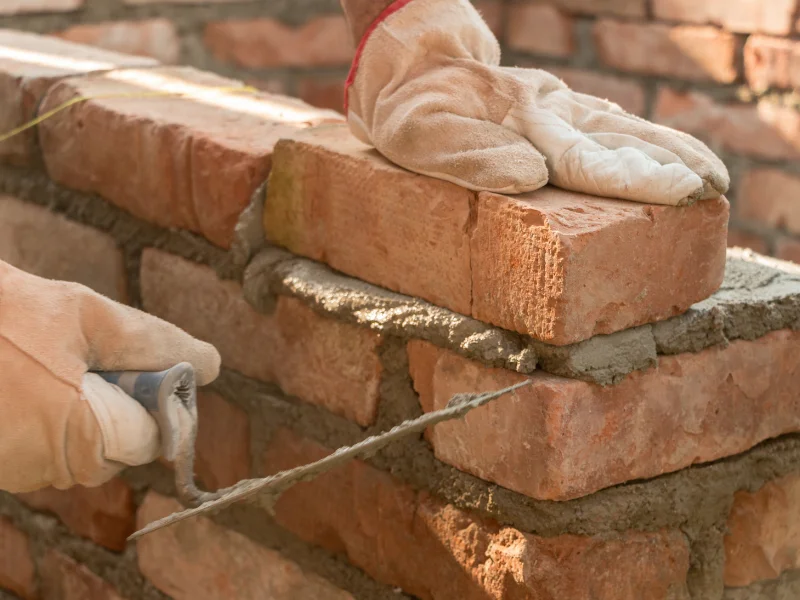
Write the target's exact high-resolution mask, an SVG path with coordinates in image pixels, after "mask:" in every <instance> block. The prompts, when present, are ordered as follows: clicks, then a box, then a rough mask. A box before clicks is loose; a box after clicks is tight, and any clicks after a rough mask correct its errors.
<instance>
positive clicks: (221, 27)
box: [205, 15, 353, 69]
mask: <svg viewBox="0 0 800 600" xmlns="http://www.w3.org/2000/svg"><path fill="white" fill-rule="evenodd" d="M205 44H206V46H207V47H208V49H209V50H210V51H211V53H212V54H213V55H214V57H216V58H217V59H218V60H221V61H224V62H232V63H235V64H237V65H240V66H243V67H248V68H251V69H254V68H261V69H263V68H273V67H321V66H345V67H346V66H347V65H349V64H350V61H351V60H352V58H353V42H352V40H351V39H350V30H349V28H348V26H347V21H345V19H344V17H342V16H338V15H335V16H333V15H332V16H322V17H316V18H312V19H311V20H309V21H307V22H306V23H305V24H303V25H302V26H301V27H297V28H293V27H289V26H287V25H284V24H283V23H281V22H280V21H276V20H275V19H254V20H251V21H243V20H235V21H222V22H216V23H209V24H208V26H207V27H206V31H205Z"/></svg>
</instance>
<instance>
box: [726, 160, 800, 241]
mask: <svg viewBox="0 0 800 600" xmlns="http://www.w3.org/2000/svg"><path fill="white" fill-rule="evenodd" d="M736 208H737V214H738V216H739V218H741V219H744V220H748V221H755V222H758V223H763V224H764V225H769V226H770V227H775V228H778V229H786V230H788V231H790V232H792V233H800V177H797V176H796V175H790V174H789V173H785V172H784V171H780V170H779V169H769V168H762V169H751V170H749V171H747V172H746V173H745V174H744V176H743V177H742V182H741V189H740V191H739V197H738V201H737V204H736Z"/></svg>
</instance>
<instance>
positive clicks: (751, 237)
mask: <svg viewBox="0 0 800 600" xmlns="http://www.w3.org/2000/svg"><path fill="white" fill-rule="evenodd" d="M736 247H738V248H750V249H751V250H753V251H755V252H758V253H759V254H769V247H768V246H767V242H766V240H765V239H764V238H763V237H761V236H760V235H756V234H755V233H750V232H748V231H743V230H741V229H736V228H735V227H730V228H728V248H736Z"/></svg>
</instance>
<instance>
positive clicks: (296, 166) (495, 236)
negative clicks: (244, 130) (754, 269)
mask: <svg viewBox="0 0 800 600" xmlns="http://www.w3.org/2000/svg"><path fill="white" fill-rule="evenodd" d="M274 160H275V164H276V168H275V170H274V171H273V173H272V176H271V177H270V184H269V193H268V198H267V204H266V208H265V227H266V234H267V237H268V239H270V240H271V241H273V242H275V243H276V244H279V245H281V246H284V247H286V248H288V249H289V250H291V251H292V252H294V253H297V254H301V255H303V256H307V257H309V258H312V259H315V260H319V261H324V262H326V263H328V264H329V265H331V266H332V267H334V268H335V269H338V270H340V271H342V272H344V273H347V274H349V275H352V276H355V277H358V278H360V279H364V280H366V281H369V282H371V283H375V284H377V285H380V286H382V287H385V288H388V289H391V290H394V291H398V292H402V293H405V294H409V295H414V296H419V297H422V298H424V299H426V300H429V301H431V302H433V303H435V304H438V305H440V306H444V307H446V308H449V309H452V310H454V311H456V312H459V313H462V314H471V315H472V316H474V317H476V318H478V319H480V320H482V321H487V322H490V323H493V324H495V325H499V326H501V327H504V328H507V329H511V330H514V331H518V332H520V333H526V334H530V335H532V336H534V337H536V338H538V339H541V340H544V341H547V342H551V343H553V344H559V345H560V344H567V343H570V342H576V341H580V340H583V339H586V338H589V337H591V336H592V335H595V334H598V333H611V332H613V331H617V330H619V329H624V328H627V327H631V326H633V325H638V324H641V323H645V322H650V321H653V320H658V319H663V318H666V317H668V316H672V315H674V314H676V313H678V312H681V311H683V310H685V309H686V308H688V307H689V306H690V305H691V304H693V303H694V302H696V301H698V300H701V299H704V298H705V297H707V296H708V295H710V294H711V293H712V292H713V291H715V290H716V289H717V287H718V286H719V284H720V282H721V279H722V274H723V270H724V261H725V237H726V223H727V219H728V204H727V201H725V200H718V201H710V202H701V203H698V204H696V205H695V206H692V207H689V208H685V209H683V208H669V207H654V206H646V205H642V204H635V203H630V202H621V201H614V200H604V199H598V198H591V197H588V196H584V195H581V194H575V193H570V192H565V191H562V190H558V189H555V188H551V187H547V188H544V189H542V190H539V191H537V192H534V193H532V194H528V195H523V196H515V197H507V196H501V195H497V194H481V195H480V197H479V198H478V201H477V202H475V203H474V205H475V208H474V209H471V208H470V207H471V204H473V202H472V200H473V198H474V196H473V195H472V194H471V193H469V192H467V191H466V190H464V189H463V188H460V187H457V186H455V185H452V184H449V183H446V182H443V181H439V180H434V179H431V178H426V177H420V176H417V175H414V174H411V173H408V172H407V171H404V170H401V169H399V168H397V167H394V166H392V165H390V164H388V163H387V162H386V161H384V160H382V159H381V158H379V157H378V156H376V154H375V153H374V152H372V151H370V150H368V149H367V148H366V147H365V146H363V145H362V144H361V143H360V142H357V141H356V140H355V139H354V138H352V137H351V136H350V135H349V133H347V131H346V130H345V129H344V128H339V127H328V128H324V129H323V128H320V129H319V130H316V131H308V132H305V133H304V134H303V135H299V136H295V138H294V139H292V140H284V141H281V142H280V143H279V144H278V146H277V147H276V154H275V157H274ZM375 189H381V190H384V193H382V194H380V195H377V196H376V195H375V194H374V193H373V190H375ZM472 210H474V214H472V212H471V211H472ZM679 240H680V241H679ZM622 241H624V243H621V242H622ZM665 245H668V247H667V246H665ZM633 256H635V257H636V260H635V261H632V260H631V257H633ZM645 289H646V290H648V291H647V293H646V294H643V293H642V291H643V290H645ZM587 290H591V293H587Z"/></svg>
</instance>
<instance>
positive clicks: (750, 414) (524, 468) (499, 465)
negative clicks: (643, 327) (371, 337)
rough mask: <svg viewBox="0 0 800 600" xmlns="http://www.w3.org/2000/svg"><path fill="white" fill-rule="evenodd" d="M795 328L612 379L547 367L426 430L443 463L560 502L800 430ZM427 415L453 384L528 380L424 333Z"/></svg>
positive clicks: (419, 363) (418, 371)
mask: <svg viewBox="0 0 800 600" xmlns="http://www.w3.org/2000/svg"><path fill="white" fill-rule="evenodd" d="M798 343H800V332H793V331H790V330H782V331H776V332H773V333H770V334H768V335H766V336H764V337H762V338H759V339H758V340H756V341H735V342H732V343H731V344H730V345H729V346H728V347H721V346H717V347H712V348H709V349H707V350H703V351H702V352H698V353H696V354H678V355H675V356H662V357H661V358H660V360H659V365H658V367H656V368H653V369H650V370H648V371H644V372H641V371H640V372H637V373H633V374H631V375H629V376H628V377H627V378H626V379H624V380H623V381H622V382H621V383H619V384H617V385H615V386H611V387H606V388H603V387H600V386H598V385H596V384H590V383H585V382H580V381H576V380H572V379H564V378H561V377H556V376H552V375H547V374H534V375H532V376H531V379H532V380H533V382H534V383H533V385H531V386H528V387H526V388H523V389H522V390H520V391H518V392H516V393H514V394H511V395H508V396H506V397H504V398H500V399H499V400H497V401H495V402H493V403H491V404H489V405H487V406H485V407H482V408H480V409H477V410H475V411H473V412H471V413H470V414H468V415H467V416H466V417H465V418H464V419H463V420H461V421H454V422H449V423H442V424H440V425H437V426H436V427H435V428H433V431H432V432H429V438H430V441H431V443H432V444H433V448H434V450H435V452H436V456H437V457H438V458H439V459H441V460H442V461H444V462H446V463H448V464H451V465H453V466H455V467H457V468H459V469H461V470H464V471H467V472H469V473H472V474H473V475H476V476H478V477H481V478H482V479H487V480H489V481H493V482H495V483H498V484H500V485H502V486H504V487H507V488H509V489H512V490H515V491H517V492H520V493H523V494H526V495H528V496H531V497H534V498H539V499H543V500H567V499H571V498H576V497H579V496H583V495H586V494H589V493H592V492H595V491H597V490H599V489H602V488H605V487H609V486H612V485H615V484H618V483H622V482H625V481H630V480H634V479H642V478H649V477H655V476H657V475H660V474H662V473H668V472H672V471H677V470H679V469H682V468H685V467H687V466H689V465H692V464H694V463H702V462H708V461H712V460H716V459H719V458H722V457H725V456H731V455H733V454H737V453H740V452H743V451H745V450H747V449H749V448H752V447H753V446H754V445H756V444H757V443H759V442H761V441H763V440H765V439H768V438H771V437H775V436H778V435H781V434H783V433H788V432H792V431H800V399H798V396H797V389H798V385H800V356H798V353H797V344H798ZM408 352H409V359H410V369H411V374H412V377H413V379H414V386H415V388H416V390H417V391H418V392H419V394H420V402H421V403H422V407H423V409H424V410H425V411H426V412H429V411H431V410H435V409H439V408H442V407H444V405H445V404H446V402H447V401H448V400H449V399H450V397H451V396H452V395H453V394H455V393H458V392H483V391H491V390H495V389H501V388H503V387H506V386H508V385H511V384H514V383H516V382H518V381H521V380H523V379H524V376H523V375H519V374H517V373H514V372H512V371H506V370H502V369H490V368H487V367H484V366H482V365H480V364H479V363H476V362H472V361H469V360H467V359H464V358H462V357H459V356H457V355H456V354H454V353H451V352H449V351H446V350H442V349H440V348H437V347H435V346H433V345H431V344H428V343H427V342H419V341H412V342H410V343H409V348H408Z"/></svg>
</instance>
